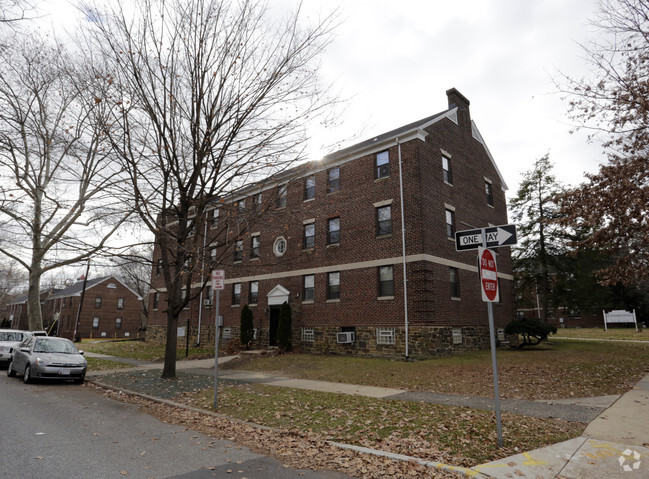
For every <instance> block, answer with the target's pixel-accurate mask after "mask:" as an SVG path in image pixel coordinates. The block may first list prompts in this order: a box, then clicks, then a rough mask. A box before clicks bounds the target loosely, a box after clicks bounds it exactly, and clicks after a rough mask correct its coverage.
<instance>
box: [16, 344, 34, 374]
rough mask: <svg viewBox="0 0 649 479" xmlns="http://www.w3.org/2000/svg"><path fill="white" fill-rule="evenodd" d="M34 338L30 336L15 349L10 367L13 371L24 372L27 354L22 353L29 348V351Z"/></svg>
mask: <svg viewBox="0 0 649 479" xmlns="http://www.w3.org/2000/svg"><path fill="white" fill-rule="evenodd" d="M34 340H35V338H34V336H30V337H28V338H27V339H25V340H24V341H23V342H22V343H20V346H18V348H17V349H16V352H15V353H14V356H13V363H14V364H13V365H12V366H11V367H12V369H13V370H14V371H18V372H22V371H24V370H25V366H26V365H27V358H28V357H29V354H28V353H25V352H23V351H22V349H24V348H29V349H31V348H32V346H33V345H34Z"/></svg>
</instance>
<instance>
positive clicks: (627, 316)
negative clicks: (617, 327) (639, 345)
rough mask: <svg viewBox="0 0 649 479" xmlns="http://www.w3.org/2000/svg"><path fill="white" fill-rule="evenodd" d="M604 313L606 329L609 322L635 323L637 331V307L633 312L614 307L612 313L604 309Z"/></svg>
mask: <svg viewBox="0 0 649 479" xmlns="http://www.w3.org/2000/svg"><path fill="white" fill-rule="evenodd" d="M602 313H603V314H604V330H605V331H606V330H607V328H606V325H607V324H608V323H633V324H635V329H636V331H637V330H638V323H637V321H636V318H635V309H634V310H633V311H631V312H629V311H625V310H623V309H614V310H613V311H611V312H610V313H607V312H606V311H602Z"/></svg>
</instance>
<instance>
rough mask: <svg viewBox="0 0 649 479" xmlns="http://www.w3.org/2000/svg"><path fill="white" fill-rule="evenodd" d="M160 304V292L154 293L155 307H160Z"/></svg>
mask: <svg viewBox="0 0 649 479" xmlns="http://www.w3.org/2000/svg"><path fill="white" fill-rule="evenodd" d="M158 306H160V293H158V292H156V293H153V309H158Z"/></svg>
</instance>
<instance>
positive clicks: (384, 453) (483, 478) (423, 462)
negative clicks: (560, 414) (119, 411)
mask: <svg viewBox="0 0 649 479" xmlns="http://www.w3.org/2000/svg"><path fill="white" fill-rule="evenodd" d="M86 382H87V383H90V384H92V385H94V386H97V387H100V388H103V389H109V390H111V391H119V393H120V394H125V395H129V396H137V397H141V398H143V399H147V400H149V401H152V402H155V403H158V404H164V405H167V406H172V407H177V408H179V409H185V410H187V411H192V412H196V413H199V414H205V415H207V416H211V417H216V418H221V419H227V420H228V421H233V422H237V423H239V424H245V425H247V426H250V427H254V428H256V429H260V430H262V431H280V430H279V429H277V428H274V427H269V426H264V425H262V424H256V423H252V422H246V421H240V420H238V419H235V418H231V417H229V416H226V415H225V414H220V413H215V412H212V411H208V410H206V409H201V408H197V407H193V406H187V405H186V404H182V403H177V402H175V401H170V400H168V399H162V398H159V397H155V396H151V395H149V394H144V393H140V392H137V391H132V390H130V389H124V388H117V387H115V386H113V385H110V384H106V383H103V382H101V381H98V380H95V379H88V378H86ZM325 442H326V443H327V444H330V445H332V446H334V447H338V448H340V449H348V450H351V451H355V452H358V453H360V454H370V455H373V456H378V457H386V458H389V459H393V460H396V461H404V462H416V463H418V464H421V465H423V466H427V467H430V468H433V469H440V470H444V471H451V472H457V473H460V474H463V475H465V476H467V477H475V478H478V479H488V478H490V477H491V476H487V475H485V474H483V473H481V472H478V471H474V470H472V469H468V468H466V467H459V466H451V465H449V464H444V463H442V462H433V461H427V460H425V459H420V458H417V457H412V456H406V455H404V454H396V453H393V452H387V451H382V450H380V449H370V448H368V447H363V446H354V445H352V444H343V443H340V442H334V441H325Z"/></svg>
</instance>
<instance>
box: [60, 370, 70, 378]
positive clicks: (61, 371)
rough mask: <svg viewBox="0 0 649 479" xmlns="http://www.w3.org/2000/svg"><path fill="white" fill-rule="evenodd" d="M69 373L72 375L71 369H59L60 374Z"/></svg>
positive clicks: (65, 374) (66, 374)
mask: <svg viewBox="0 0 649 479" xmlns="http://www.w3.org/2000/svg"><path fill="white" fill-rule="evenodd" d="M69 375H70V370H69V369H59V376H69Z"/></svg>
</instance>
